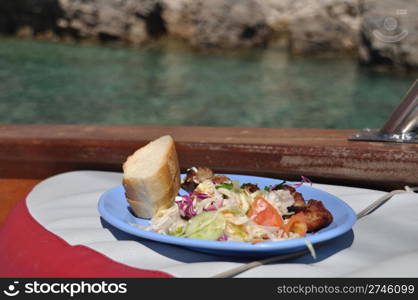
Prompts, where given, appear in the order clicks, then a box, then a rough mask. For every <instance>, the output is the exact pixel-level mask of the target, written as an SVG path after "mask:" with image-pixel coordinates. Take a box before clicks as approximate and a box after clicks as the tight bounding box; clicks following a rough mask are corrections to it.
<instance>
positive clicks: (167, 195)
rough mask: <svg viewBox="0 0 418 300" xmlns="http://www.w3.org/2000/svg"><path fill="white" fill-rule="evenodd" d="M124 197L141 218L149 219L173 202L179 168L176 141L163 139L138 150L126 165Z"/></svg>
mask: <svg viewBox="0 0 418 300" xmlns="http://www.w3.org/2000/svg"><path fill="white" fill-rule="evenodd" d="M123 186H124V187H125V196H126V199H127V200H128V202H129V204H130V206H131V208H132V210H133V212H134V213H135V214H136V216H137V217H139V218H144V219H149V218H152V217H153V215H154V214H155V213H156V212H157V211H158V210H159V209H162V208H167V207H169V206H171V205H172V204H173V203H174V199H175V197H176V195H177V193H178V192H179V189H180V169H179V163H178V158H177V152H176V148H175V145H174V140H173V138H172V137H171V136H168V135H166V136H162V137H160V138H158V139H156V140H154V141H152V142H150V143H149V144H147V145H145V146H144V147H142V148H140V149H138V150H137V151H135V152H134V153H133V154H132V155H131V156H129V157H128V159H127V160H126V162H125V163H124V164H123Z"/></svg>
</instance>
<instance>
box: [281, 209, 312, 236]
mask: <svg viewBox="0 0 418 300" xmlns="http://www.w3.org/2000/svg"><path fill="white" fill-rule="evenodd" d="M284 231H285V232H294V233H298V234H299V235H300V236H302V237H303V236H305V235H306V232H307V231H308V225H307V224H306V220H305V215H304V213H303V212H298V213H297V214H296V215H293V216H291V217H290V219H289V220H288V221H287V223H286V225H285V226H284Z"/></svg>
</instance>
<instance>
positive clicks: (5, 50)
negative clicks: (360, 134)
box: [0, 38, 417, 128]
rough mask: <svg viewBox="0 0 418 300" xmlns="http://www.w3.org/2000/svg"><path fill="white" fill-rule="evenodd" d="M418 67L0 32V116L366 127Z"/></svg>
mask: <svg viewBox="0 0 418 300" xmlns="http://www.w3.org/2000/svg"><path fill="white" fill-rule="evenodd" d="M416 76H417V74H408V75H405V74H404V75H400V74H398V75H394V74H391V73H379V72H376V71H371V70H369V69H367V68H361V67H359V66H358V65H357V64H356V61H355V59H351V58H305V57H290V56H288V55H287V54H286V53H284V52H283V51H280V50H275V49H272V50H252V51H246V52H242V53H226V54H225V53H224V54H221V53H198V52H196V51H192V50H188V49H180V48H176V47H174V48H169V49H168V48H167V47H160V46H154V47H146V48H143V49H132V48H122V47H110V46H100V45H75V44H63V43H61V44H60V43H51V42H45V41H31V40H19V39H11V38H0V123H77V124H111V125H119V124H126V125H131V124H135V125H203V126H251V127H253V126H261V127H320V128H363V127H371V128H374V127H380V126H381V125H382V123H383V122H384V120H385V119H386V118H387V117H388V115H389V114H390V112H391V111H392V110H393V108H394V107H395V106H396V105H397V103H398V102H399V99H400V97H401V96H402V95H403V94H404V93H405V92H406V90H407V88H408V86H409V85H410V84H411V83H412V82H413V81H414V79H415V78H416Z"/></svg>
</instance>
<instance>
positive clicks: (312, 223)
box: [283, 185, 332, 232]
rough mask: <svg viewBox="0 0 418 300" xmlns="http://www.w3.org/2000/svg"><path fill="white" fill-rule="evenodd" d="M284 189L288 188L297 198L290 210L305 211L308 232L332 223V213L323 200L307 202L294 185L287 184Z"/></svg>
mask: <svg viewBox="0 0 418 300" xmlns="http://www.w3.org/2000/svg"><path fill="white" fill-rule="evenodd" d="M283 189H284V190H288V191H289V192H290V194H291V195H292V196H293V198H294V199H295V204H294V205H293V206H291V207H289V211H294V212H295V213H298V212H303V214H304V215H305V219H306V225H307V226H308V232H315V231H318V230H319V229H321V228H324V227H326V226H328V225H329V224H331V223H332V214H331V213H330V212H329V210H328V209H326V207H325V206H324V204H323V203H322V202H321V201H318V200H313V199H311V200H309V201H308V203H305V199H304V198H303V196H302V194H301V193H298V192H296V189H295V188H294V187H293V186H290V185H285V186H283Z"/></svg>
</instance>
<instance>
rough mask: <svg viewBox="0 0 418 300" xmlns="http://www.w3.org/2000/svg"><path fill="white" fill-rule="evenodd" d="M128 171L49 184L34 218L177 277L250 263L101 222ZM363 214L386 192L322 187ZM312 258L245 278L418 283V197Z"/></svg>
mask: <svg viewBox="0 0 418 300" xmlns="http://www.w3.org/2000/svg"><path fill="white" fill-rule="evenodd" d="M121 176H122V174H120V173H113V172H97V171H77V172H69V173H64V174H60V175H57V176H54V177H51V178H49V179H46V180H44V181H43V182H41V183H40V184H38V185H37V186H36V187H35V188H34V189H33V190H32V191H31V193H30V194H29V195H28V197H27V199H26V202H27V206H28V209H29V212H30V213H31V215H32V216H33V217H34V218H35V219H36V220H37V221H38V222H39V223H40V224H41V225H42V226H44V227H45V228H46V229H47V230H49V231H50V232H52V233H54V234H56V235H58V236H60V237H61V238H62V239H64V240H65V241H66V242H67V243H69V244H70V245H84V246H87V247H89V248H91V249H94V250H96V251H98V252H100V253H102V254H103V255H105V256H107V257H109V258H111V259H113V260H115V261H118V262H120V263H123V264H126V265H129V266H132V267H137V268H142V269H151V270H160V271H164V272H167V273H170V274H172V275H174V276H177V277H210V276H213V275H215V274H218V273H220V272H223V271H226V270H228V269H231V268H233V267H236V266H239V265H241V264H243V263H246V262H249V261H248V260H243V259H233V258H225V257H218V256H215V255H209V254H203V253H199V252H195V251H192V250H188V249H186V248H182V247H176V246H171V245H166V244H161V243H157V242H152V241H148V240H145V239H141V238H137V237H134V236H131V235H128V234H125V233H123V232H121V231H119V230H117V229H116V228H113V227H112V226H111V225H109V224H106V222H104V221H103V220H101V218H100V215H99V213H98V210H97V203H98V200H99V197H100V195H101V194H102V193H103V192H105V191H106V190H108V189H110V188H112V187H114V186H117V185H120V184H121ZM313 187H315V188H319V189H323V190H325V191H327V192H329V193H332V194H334V195H336V196H338V197H340V198H341V199H343V200H344V201H346V203H348V204H349V205H350V206H351V207H352V208H353V209H354V211H356V212H359V211H360V210H362V209H363V208H365V207H366V206H367V205H369V204H370V203H372V202H373V201H374V200H376V199H377V198H379V197H380V196H381V195H383V194H385V192H382V191H376V190H368V189H359V188H351V187H344V186H332V185H322V184H314V185H313ZM317 256H318V257H317V259H316V260H315V259H313V258H312V257H311V256H310V255H305V256H303V257H300V258H296V259H292V260H290V261H286V262H282V263H273V264H269V265H263V266H260V267H257V268H255V269H252V270H249V271H246V272H244V273H241V274H240V275H238V277H351V276H353V277H418V194H412V193H411V194H401V195H396V196H394V197H393V198H392V199H391V200H389V201H388V202H387V203H385V204H384V205H383V206H381V207H380V208H379V209H377V210H376V211H374V212H373V213H372V214H370V215H368V216H366V217H364V218H362V219H360V220H358V222H357V223H356V224H355V225H354V227H353V230H352V231H349V232H348V233H346V234H344V235H342V236H341V237H339V238H336V239H335V240H332V241H330V242H328V243H327V244H325V245H324V246H322V247H320V248H319V249H318V250H317Z"/></svg>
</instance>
